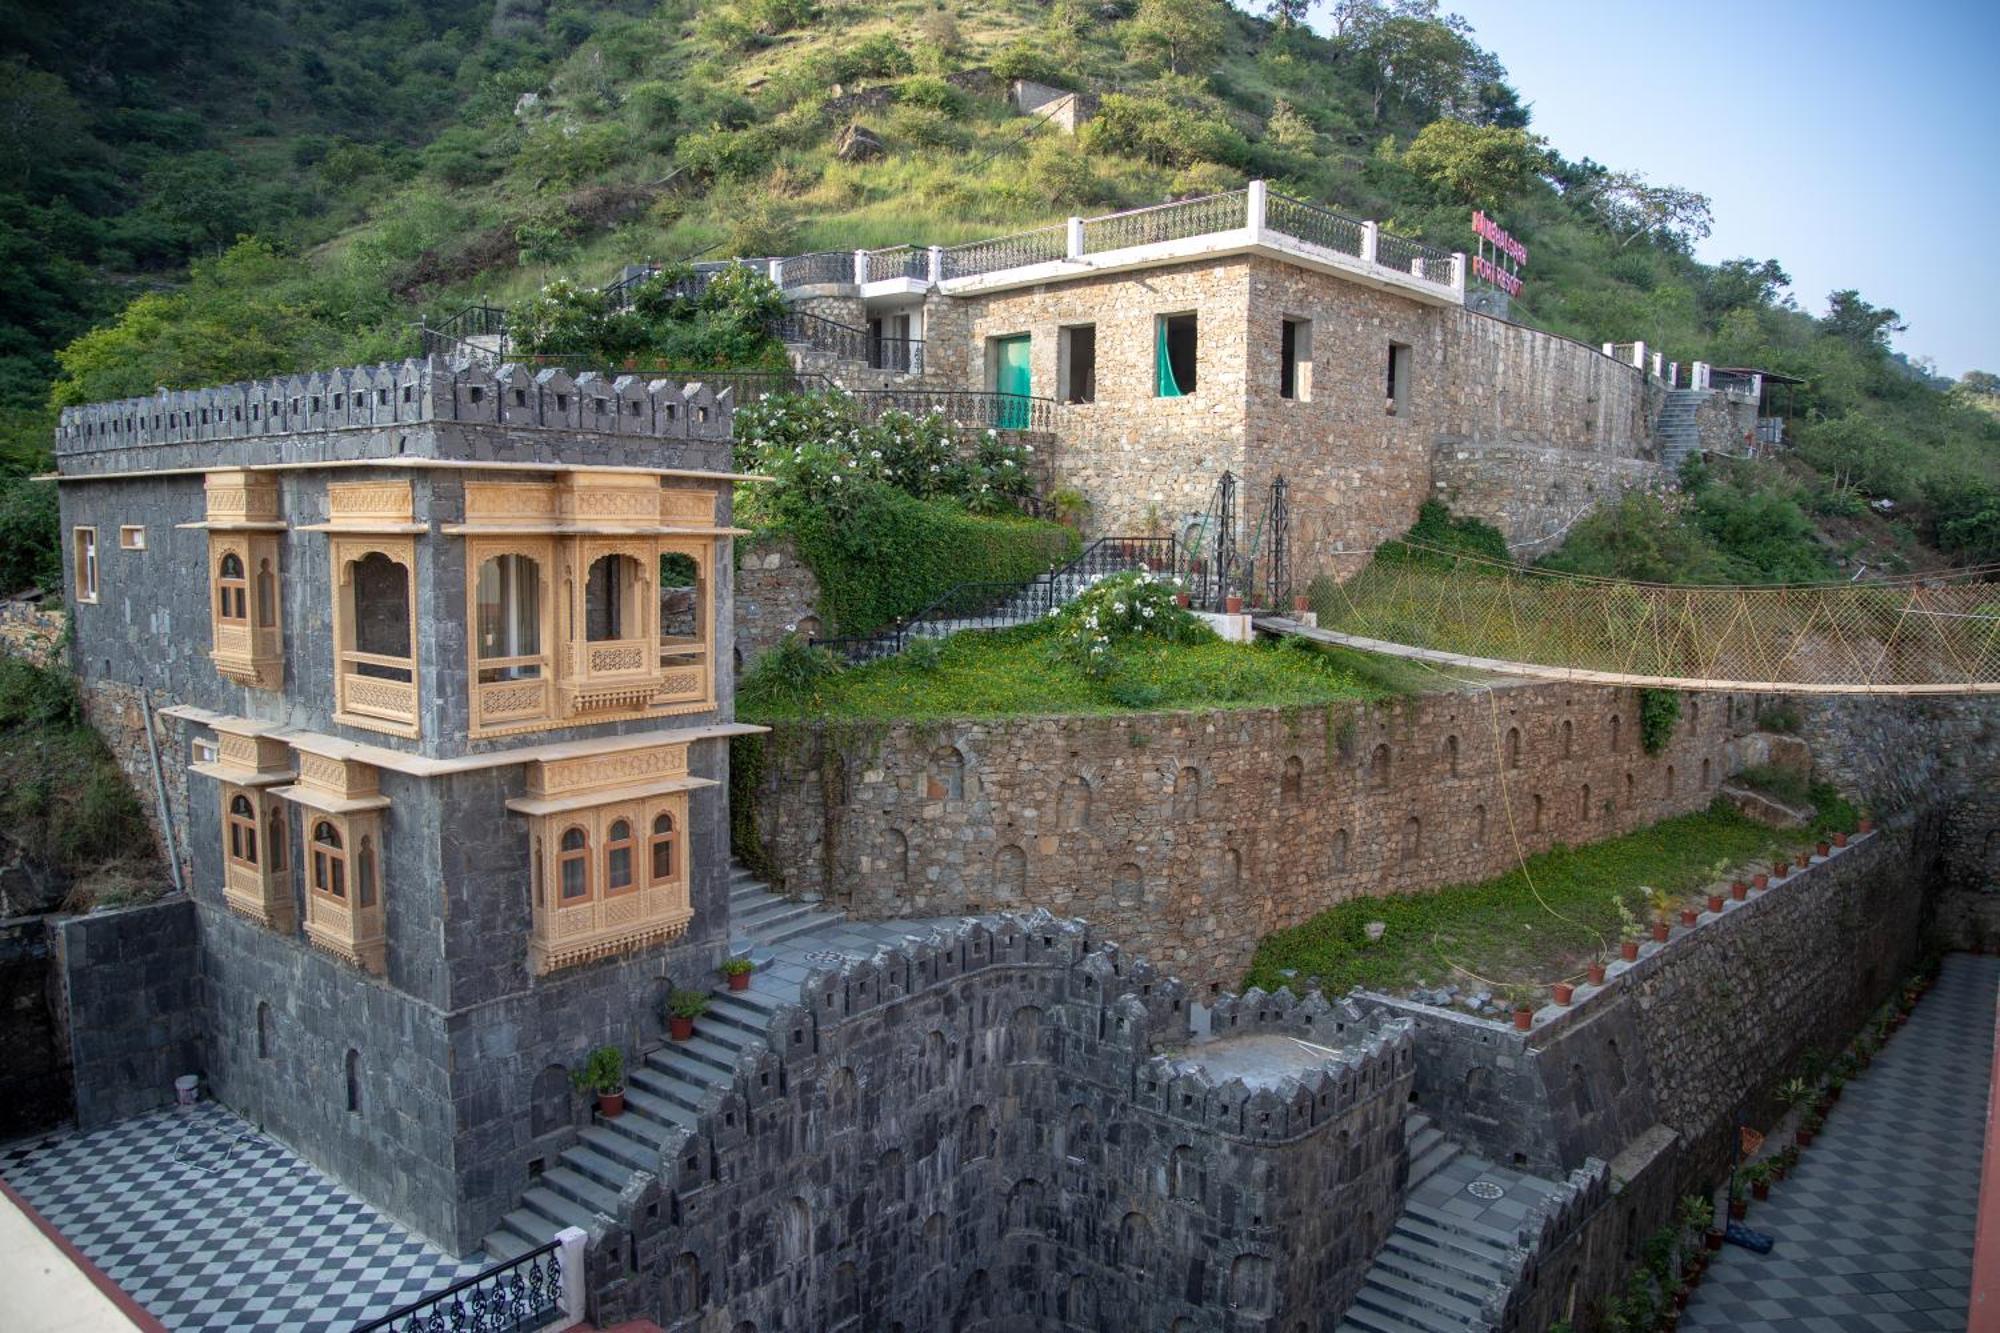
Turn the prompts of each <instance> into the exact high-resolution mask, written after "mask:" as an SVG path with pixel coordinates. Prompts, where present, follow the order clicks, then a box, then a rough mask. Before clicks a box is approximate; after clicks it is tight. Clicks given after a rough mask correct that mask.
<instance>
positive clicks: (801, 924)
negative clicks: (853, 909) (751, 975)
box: [764, 908, 847, 944]
mask: <svg viewBox="0 0 2000 1333" xmlns="http://www.w3.org/2000/svg"><path fill="white" fill-rule="evenodd" d="M846 919H847V918H846V917H844V916H841V915H840V914H839V913H838V912H822V911H819V910H817V909H814V908H808V909H806V910H805V911H804V912H803V913H801V914H800V916H799V919H798V920H796V921H793V922H790V923H788V924H786V925H785V926H783V927H781V928H779V929H776V930H771V931H768V932H765V933H764V938H765V939H766V940H767V941H769V942H770V943H772V944H783V943H784V942H785V941H787V940H795V939H798V938H799V937H800V936H801V935H814V934H817V933H819V932H820V931H822V930H825V929H827V928H828V927H831V926H837V925H839V924H841V923H842V922H844V921H845V920H846Z"/></svg>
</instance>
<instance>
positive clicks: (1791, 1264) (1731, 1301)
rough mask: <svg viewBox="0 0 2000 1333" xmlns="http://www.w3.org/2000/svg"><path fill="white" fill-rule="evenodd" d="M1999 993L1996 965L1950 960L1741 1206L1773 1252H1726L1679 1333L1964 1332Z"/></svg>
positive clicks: (1969, 958)
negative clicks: (1818, 1128) (1782, 1169)
mask: <svg viewBox="0 0 2000 1333" xmlns="http://www.w3.org/2000/svg"><path fill="white" fill-rule="evenodd" d="M1996 989H2000V958H1981V957H1976V956H1974V955H1971V954H1952V955H1949V956H1948V957H1946V959H1945V961H1944V972H1943V974H1942V975H1941V976H1940V977H1939V978H1938V984H1937V986H1936V987H1935V988H1933V989H1932V991H1931V993H1930V994H1929V995H1926V996H1925V997H1924V998H1923V1001H1922V1002H1921V1003H1919V1004H1918V1005H1917V1008H1916V1012H1915V1013H1913V1014H1912V1015H1911V1016H1910V1021H1909V1022H1908V1023H1907V1024H1906V1025H1904V1027H1903V1029H1902V1030H1901V1031H1900V1032H1897V1033H1895V1034H1894V1035H1893V1036H1892V1037H1891V1038H1890V1039H1889V1042H1888V1044H1887V1045H1886V1046H1885V1047H1884V1048H1883V1050H1882V1054H1880V1055H1878V1056H1877V1057H1876V1058H1875V1061H1874V1063H1873V1065H1872V1066H1871V1067H1870V1068H1869V1069H1868V1071H1867V1072H1866V1073H1864V1074H1862V1075H1861V1076H1860V1077H1859V1078H1857V1079H1855V1080H1854V1081H1853V1082H1851V1083H1849V1084H1848V1085H1847V1088H1846V1090H1845V1091H1844V1092H1843V1093H1842V1095H1841V1099H1840V1103H1839V1105H1838V1106H1836V1107H1835V1108H1834V1112H1833V1114H1832V1115H1831V1116H1829V1117H1828V1118H1827V1122H1826V1129H1825V1130H1824V1131H1823V1132H1822V1133H1821V1134H1820V1135H1819V1136H1818V1138H1817V1139H1816V1140H1815V1141H1814V1143H1813V1146H1812V1147H1810V1148H1808V1149H1807V1150H1806V1153H1805V1156H1804V1157H1803V1158H1801V1159H1800V1161H1799V1166H1798V1169H1797V1170H1795V1171H1793V1172H1792V1174H1791V1175H1790V1176H1789V1177H1787V1178H1786V1179H1785V1180H1783V1181H1780V1182H1779V1183H1778V1184H1776V1185H1774V1186H1773V1187H1772V1189H1771V1197H1770V1199H1769V1200H1768V1201H1766V1202H1764V1203H1753V1204H1752V1205H1751V1206H1750V1218H1749V1222H1748V1225H1749V1226H1750V1227H1751V1228H1752V1229H1753V1230H1757V1231H1762V1232H1765V1233H1766V1234H1768V1235H1770V1236H1772V1237H1773V1238H1775V1239H1776V1241H1777V1244H1776V1246H1775V1247H1773V1249H1772V1250H1771V1253H1770V1254H1768V1255H1756V1254H1752V1253H1750V1251H1748V1250H1745V1249H1741V1248H1739V1247H1737V1246H1734V1245H1725V1246H1723V1247H1722V1252H1721V1253H1720V1254H1718V1255H1717V1256H1716V1263H1715V1264H1714V1265H1713V1266H1712V1267H1711V1268H1710V1269H1709V1271H1708V1276H1707V1277H1706V1278H1705V1279H1704V1280H1703V1282H1702V1284H1701V1286H1699V1287H1698V1288H1696V1289H1695V1294H1694V1299H1693V1300H1692V1301H1690V1302H1689V1303H1688V1308H1687V1312H1686V1314H1685V1315H1683V1316H1682V1318H1681V1329H1682V1333H1693V1331H1694V1330H1700V1331H1701V1333H1711V1331H1713V1333H1720V1331H1721V1330H1728V1333H1910V1331H1912V1330H1919V1329H1952V1330H1960V1329H1963V1328H1964V1327H1965V1320H1966V1310H1967V1306H1968V1305H1969V1303H1970V1300H1971V1296H1970V1290H1971V1282H1972V1239H1973V1227H1974V1210H1975V1209H1976V1208H1977V1206H1978V1203H1979V1168H1980V1158H1981V1149H1980V1141H1981V1137H1982V1135H1983V1131H1984V1128H1985V1116H1986V1095H1987V1086H1986V1085H1987V1083H1988V1081H1989V1076H1990V1074H1991V1071H1992V1065H1993V1005H1994V994H1995V991H1996Z"/></svg>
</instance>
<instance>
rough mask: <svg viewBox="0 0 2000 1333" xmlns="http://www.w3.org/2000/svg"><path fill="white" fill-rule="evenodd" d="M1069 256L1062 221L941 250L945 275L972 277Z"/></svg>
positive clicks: (1067, 232) (947, 276)
mask: <svg viewBox="0 0 2000 1333" xmlns="http://www.w3.org/2000/svg"><path fill="white" fill-rule="evenodd" d="M1068 256H1069V228H1068V226H1067V225H1065V224H1063V223H1056V224H1055V225H1054V226H1049V227H1037V228H1035V229H1034V230H1033V231H1019V232H1015V233H1014V234H1013V235H1011V236H998V237H995V238H994V239H992V240H990V241H973V242H971V243H970V244H968V245H954V246H952V247H951V248H950V249H948V250H946V251H945V252H944V256H943V270H942V273H941V275H940V276H942V277H944V278H972V277H977V276H978V275H980V274H982V273H998V272H1000V271H1001V270H1002V269H1010V268H1024V267H1026V266H1027V265H1029V264H1046V263H1050V262H1052V261H1054V260H1058V259H1065V258H1068Z"/></svg>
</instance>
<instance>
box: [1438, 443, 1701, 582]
mask: <svg viewBox="0 0 2000 1333" xmlns="http://www.w3.org/2000/svg"><path fill="white" fill-rule="evenodd" d="M1673 484H1674V477H1673V474H1672V473H1671V472H1669V471H1668V470H1667V469H1666V468H1665V467H1663V466H1662V465H1660V464H1658V463H1654V462H1649V461H1647V460H1645V459H1639V458H1619V457H1617V456H1615V455H1613V454H1609V453H1599V452H1594V451H1589V450H1581V449H1552V448H1538V447H1535V446H1532V445H1523V444H1496V445H1484V444H1476V443H1473V442H1471V441H1468V440H1460V439H1441V440H1439V441H1438V443H1437V445H1436V447H1435V448H1433V449H1432V451H1431V487H1432V490H1433V492H1434V493H1435V495H1436V497H1437V498H1438V499H1440V500H1442V501H1444V503H1445V504H1446V505H1447V506H1448V507H1449V508H1450V509H1451V511H1452V512H1453V513H1455V514H1468V515H1471V516H1472V517H1474V518H1482V519H1485V520H1486V521H1487V522H1488V523H1491V524H1492V525H1493V526H1494V527H1496V528H1498V529H1500V531H1501V533H1502V534H1503V535H1504V536H1505V537H1506V538H1507V545H1508V548H1509V549H1510V550H1511V551H1512V552H1513V554H1514V556H1515V557H1516V558H1517V559H1522V560H1527V559H1532V558H1534V557H1535V556H1538V555H1542V554H1545V553H1546V552H1548V551H1552V550H1554V549H1555V548H1556V547H1557V546H1560V545H1561V544H1562V541H1563V539H1564V538H1565V537H1566V536H1568V535H1569V530H1570V527H1571V526H1572V525H1573V524H1574V523H1575V522H1576V521H1577V520H1578V519H1579V518H1582V517H1583V516H1584V515H1585V514H1588V513H1589V512H1590V511H1591V510H1593V509H1595V508H1597V506H1598V505H1600V504H1616V503H1617V501H1618V498H1619V497H1620V496H1621V495H1623V494H1625V492H1627V491H1636V490H1645V491H1664V490H1666V489H1667V488H1669V487H1671V486H1672V485H1673Z"/></svg>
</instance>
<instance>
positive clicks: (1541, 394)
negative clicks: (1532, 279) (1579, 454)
mask: <svg viewBox="0 0 2000 1333" xmlns="http://www.w3.org/2000/svg"><path fill="white" fill-rule="evenodd" d="M1443 332H1444V353H1443V357H1442V367H1441V369H1442V377H1443V382H1442V386H1441V388H1442V394H1443V411H1442V413H1441V421H1440V424H1439V431H1440V433H1442V434H1445V435H1450V436H1455V437H1459V438H1462V439H1467V440H1473V441H1476V442H1478V443H1481V444H1525V445H1533V446H1536V447H1542V448H1558V449H1584V450H1590V451H1593V452H1604V453H1609V454H1611V455H1612V456H1614V457H1617V458H1637V457H1640V456H1642V455H1644V454H1645V453H1646V452H1648V450H1649V448H1650V441H1649V438H1648V435H1649V433H1648V429H1647V422H1648V421H1649V419H1650V414H1651V413H1652V412H1653V411H1656V410H1657V402H1656V401H1655V399H1656V398H1657V394H1656V392H1655V391H1652V390H1650V389H1649V388H1648V385H1647V380H1646V376H1645V373H1644V372H1643V371H1641V370H1639V369H1638V368H1637V367H1634V366H1628V365H1623V364H1621V363H1619V362H1618V361H1615V360H1613V359H1612V358H1611V357H1608V356H1605V355H1604V354H1603V352H1602V351H1600V350H1599V349H1598V348H1595V347H1590V346H1587V345H1586V344H1584V343H1580V342H1575V341H1572V340H1571V339H1568V338H1564V337H1561V336H1559V335H1557V334H1553V333H1544V332H1542V331H1541V330H1540V329H1531V328H1528V327H1527V326H1526V325H1522V324H1512V323H1509V322H1508V321H1506V320H1504V319H1494V318H1492V317H1490V316H1487V315H1481V314H1478V313H1475V312H1473V311H1459V312H1453V313H1452V314H1451V316H1450V317H1449V318H1447V319H1446V321H1445V323H1444V328H1443Z"/></svg>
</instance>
